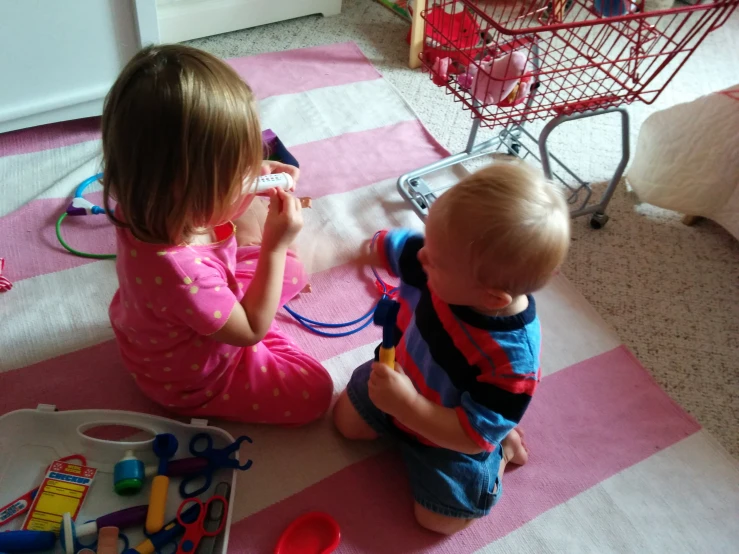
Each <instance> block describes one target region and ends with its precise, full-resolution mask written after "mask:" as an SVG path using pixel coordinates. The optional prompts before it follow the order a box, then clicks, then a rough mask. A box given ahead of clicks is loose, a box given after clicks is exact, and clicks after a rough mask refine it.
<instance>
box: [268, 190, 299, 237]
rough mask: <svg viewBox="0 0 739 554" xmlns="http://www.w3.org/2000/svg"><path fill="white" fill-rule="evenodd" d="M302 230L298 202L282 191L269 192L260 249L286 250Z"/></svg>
mask: <svg viewBox="0 0 739 554" xmlns="http://www.w3.org/2000/svg"><path fill="white" fill-rule="evenodd" d="M302 228H303V208H302V206H301V205H300V200H299V199H298V198H295V197H294V196H292V195H291V194H289V193H287V192H285V191H284V190H282V189H272V191H270V200H269V212H268V213H267V219H266V221H265V222H264V237H263V239H262V248H265V249H267V250H287V249H288V248H289V246H290V245H291V244H292V243H293V241H294V240H295V237H297V236H298V233H299V232H300V230H301V229H302Z"/></svg>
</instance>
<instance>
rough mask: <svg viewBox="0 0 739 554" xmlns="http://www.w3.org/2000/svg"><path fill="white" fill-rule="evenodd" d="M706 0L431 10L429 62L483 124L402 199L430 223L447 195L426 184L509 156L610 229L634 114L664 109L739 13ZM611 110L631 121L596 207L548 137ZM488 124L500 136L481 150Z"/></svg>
mask: <svg viewBox="0 0 739 554" xmlns="http://www.w3.org/2000/svg"><path fill="white" fill-rule="evenodd" d="M697 1H698V3H696V4H694V5H688V4H680V5H679V6H677V7H673V8H671V9H667V10H660V11H645V6H644V0H436V1H433V0H429V2H428V5H427V7H426V10H425V11H424V12H423V13H422V16H423V19H424V23H425V30H424V35H425V36H424V48H423V52H422V53H421V61H422V63H423V65H424V67H425V68H426V70H428V71H429V72H430V74H431V78H432V79H433V81H434V83H436V84H437V85H440V86H444V87H446V89H447V92H448V94H451V95H453V96H454V98H455V100H456V101H459V102H460V103H461V104H462V106H463V108H464V109H467V110H470V112H471V114H472V117H473V120H474V121H473V125H472V130H471V133H470V137H469V140H468V144H467V148H466V149H465V151H464V152H461V153H459V154H456V155H453V156H450V157H448V158H446V159H444V160H441V161H439V162H437V163H435V164H432V165H429V166H426V167H424V168H420V169H418V170H416V171H413V172H411V173H409V174H407V175H403V176H402V177H401V178H400V179H399V181H398V188H399V190H400V192H401V194H402V195H403V196H404V197H405V198H406V199H407V200H408V201H409V202H411V204H412V205H413V207H414V209H415V210H416V212H417V213H418V214H419V215H420V216H421V217H425V215H426V213H427V210H428V207H429V205H430V204H431V202H433V200H434V199H435V198H436V195H438V194H439V192H440V191H439V190H433V189H432V188H431V187H430V186H429V184H428V183H427V182H426V181H425V180H424V179H423V176H424V175H427V174H429V173H431V172H434V171H437V170H439V169H442V168H444V167H449V166H451V165H455V164H457V163H460V162H464V161H467V160H469V159H471V158H474V157H477V156H481V155H484V154H488V153H492V152H495V151H498V150H501V149H502V150H503V151H507V152H508V153H509V154H512V155H518V156H519V157H522V158H525V157H533V158H535V159H537V160H539V161H540V163H541V165H542V168H543V169H544V172H545V173H546V174H547V177H549V178H550V179H553V180H556V181H558V182H560V183H561V184H563V185H564V186H566V187H567V188H568V189H569V190H570V195H569V201H570V203H571V204H572V206H573V209H572V215H573V217H576V216H581V215H590V216H591V225H592V226H593V227H594V228H600V227H602V226H603V225H604V224H605V223H606V222H607V221H608V216H607V215H606V213H605V210H606V207H607V205H608V202H609V201H610V199H611V196H612V195H613V192H614V190H615V187H616V186H617V184H618V183H619V181H620V180H621V177H622V175H623V172H624V170H625V168H626V164H627V163H628V160H629V117H628V113H627V112H626V110H625V106H626V105H628V104H630V103H632V102H636V101H640V102H645V103H652V102H654V101H655V100H656V98H657V97H658V96H659V95H660V93H661V92H662V91H663V90H664V88H665V87H666V86H667V85H668V84H669V82H670V81H671V80H672V78H673V77H674V75H675V74H676V73H677V72H678V71H679V70H680V68H681V67H682V66H683V64H684V63H685V61H686V60H687V59H688V58H689V57H690V55H691V54H692V53H693V52H694V51H695V49H696V48H697V47H698V46H699V45H700V44H701V43H702V42H703V40H704V39H705V38H706V36H708V34H709V33H710V32H712V31H714V30H715V29H717V28H718V27H720V26H721V25H723V24H724V23H725V22H726V21H727V19H728V18H729V17H730V16H731V14H732V13H733V12H734V10H735V9H736V7H737V5H739V0H697ZM610 112H617V113H619V114H620V116H621V130H622V157H621V161H620V163H619V164H618V167H617V168H616V171H615V173H614V175H613V178H612V179H611V180H610V182H609V184H608V186H607V188H606V189H605V192H604V193H603V195H602V196H601V198H600V199H599V200H597V201H591V197H592V190H591V188H590V185H589V183H587V182H585V181H583V180H581V179H580V178H579V177H578V176H577V175H575V174H574V172H572V171H571V170H570V169H569V168H567V167H566V166H565V165H564V164H563V163H561V162H560V160H559V159H558V158H556V157H555V156H553V155H551V154H550V153H549V152H548V150H547V138H548V136H549V134H550V133H551V132H552V131H553V130H554V129H555V128H556V127H557V126H558V125H561V124H562V123H564V122H567V121H571V120H575V119H582V118H589V117H593V116H596V115H601V114H604V113H610ZM537 119H544V120H549V121H548V123H547V124H546V125H545V126H544V128H543V130H542V132H541V134H540V135H539V137H534V136H532V135H531V134H530V133H529V132H528V131H527V130H526V129H524V123H526V122H530V121H534V120H537ZM481 125H482V126H486V127H495V128H500V129H501V131H500V132H499V134H498V136H496V137H495V138H493V139H491V140H488V141H485V142H482V143H479V144H476V143H475V139H476V136H477V132H478V130H479V128H480V126H481ZM524 139H526V140H524ZM528 144H532V145H533V146H528ZM537 147H538V148H537ZM553 162H554V164H556V165H557V166H558V168H560V169H559V170H558V171H554V170H553V169H552V164H553ZM573 180H574V184H573Z"/></svg>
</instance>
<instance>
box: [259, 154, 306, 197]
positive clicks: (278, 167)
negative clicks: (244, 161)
mask: <svg viewBox="0 0 739 554" xmlns="http://www.w3.org/2000/svg"><path fill="white" fill-rule="evenodd" d="M273 173H287V174H288V175H290V177H292V178H293V182H294V183H295V184H296V185H297V184H298V179H299V178H300V169H298V168H297V167H295V166H294V165H288V164H284V163H282V162H274V161H272V160H264V161H263V162H262V171H261V173H260V174H261V175H272V174H273ZM290 190H291V191H294V190H295V186H293V187H292V188H291V189H290Z"/></svg>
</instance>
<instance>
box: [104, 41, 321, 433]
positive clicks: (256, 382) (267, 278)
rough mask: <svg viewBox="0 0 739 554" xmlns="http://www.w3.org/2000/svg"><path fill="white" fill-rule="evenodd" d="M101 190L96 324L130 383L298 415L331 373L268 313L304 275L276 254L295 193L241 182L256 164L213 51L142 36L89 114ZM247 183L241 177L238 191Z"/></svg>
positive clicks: (179, 401) (188, 403)
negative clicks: (109, 293)
mask: <svg viewBox="0 0 739 554" xmlns="http://www.w3.org/2000/svg"><path fill="white" fill-rule="evenodd" d="M102 129H103V157H104V165H105V168H104V178H103V189H104V190H103V194H104V201H105V207H106V209H107V210H108V212H109V213H111V212H110V208H109V205H110V201H111V199H112V200H115V201H116V202H117V206H116V208H115V210H114V211H113V213H112V215H111V219H112V221H113V223H114V224H115V225H117V229H116V240H117V253H118V259H117V262H116V271H117V274H118V281H119V289H118V291H117V292H116V294H115V296H114V297H113V301H112V303H111V305H110V320H111V323H112V325H113V329H114V332H115V336H116V338H117V340H118V344H119V347H120V350H121V354H122V356H123V360H124V363H125V365H126V367H127V369H128V370H129V371H130V372H131V375H132V376H133V378H134V379H135V380H136V383H137V384H138V386H139V388H140V389H141V390H142V391H143V392H144V394H146V395H147V396H149V397H150V398H152V399H153V400H154V401H156V402H158V403H159V404H161V405H163V406H165V407H167V408H169V409H170V410H172V411H174V412H177V413H179V414H181V415H188V416H199V417H200V416H210V417H220V418H225V419H231V420H237V421H248V422H260V423H280V424H290V425H295V424H301V423H307V422H309V421H312V420H314V419H316V418H317V417H319V416H320V415H322V414H323V413H324V412H325V411H326V410H327V409H328V406H329V402H330V400H331V395H332V381H331V378H330V376H329V375H328V373H327V372H326V370H325V369H324V368H323V367H322V366H321V364H319V363H318V362H317V361H316V360H314V359H313V358H311V357H310V356H308V355H307V354H305V353H303V352H301V351H300V350H298V349H297V347H296V346H295V344H294V343H293V342H292V341H291V340H290V339H289V338H288V337H287V336H286V335H285V334H283V333H282V332H281V331H280V330H279V328H278V327H277V325H276V323H275V322H274V318H275V313H276V311H277V309H278V308H279V307H280V306H282V305H283V304H285V303H286V302H288V301H289V300H290V299H291V298H293V297H294V296H295V295H296V294H298V293H299V292H300V291H301V289H302V288H303V287H304V286H305V284H306V276H305V272H304V270H303V267H302V265H301V264H300V262H299V261H298V259H297V258H296V256H295V255H294V254H293V253H292V252H291V251H289V250H288V246H289V245H290V244H291V243H292V242H293V240H294V239H295V237H296V236H297V234H298V232H299V231H300V229H301V228H302V226H303V220H302V214H301V205H300V202H299V200H298V199H297V198H295V197H293V196H292V195H291V194H289V193H286V192H283V191H273V192H272V194H271V197H270V200H269V208H268V209H267V207H266V206H265V205H264V203H262V202H261V201H260V200H257V201H254V202H253V204H252V201H253V200H254V195H253V194H250V193H249V192H248V190H245V188H244V183H251V182H253V180H254V179H255V178H256V177H257V176H258V175H259V174H260V173H270V172H277V171H280V172H282V171H287V172H290V173H291V174H292V175H293V176H294V177H297V169H296V168H292V167H290V166H285V165H284V164H277V163H269V162H263V160H262V141H261V133H260V127H259V121H258V118H257V113H256V106H255V100H254V97H253V95H252V92H251V89H250V88H249V87H248V85H247V84H246V83H244V81H242V80H241V78H240V77H239V76H238V75H237V74H236V73H235V72H234V71H233V70H232V69H231V68H230V67H229V66H228V65H226V64H225V63H224V62H222V61H221V60H219V59H217V58H215V57H213V56H211V55H209V54H206V53H205V52H201V51H198V50H195V49H193V48H189V47H186V46H179V45H169V46H154V47H150V48H146V49H144V50H142V51H141V52H139V53H138V54H137V55H136V56H135V57H134V58H133V59H132V60H131V61H130V62H129V63H128V65H127V66H126V67H125V68H124V70H123V72H122V73H121V75H120V76H119V77H118V79H117V81H116V82H115V84H114V85H113V88H112V89H111V91H110V93H109V94H108V97H107V99H106V101H105V107H104V111H103V121H102ZM247 189H248V187H247Z"/></svg>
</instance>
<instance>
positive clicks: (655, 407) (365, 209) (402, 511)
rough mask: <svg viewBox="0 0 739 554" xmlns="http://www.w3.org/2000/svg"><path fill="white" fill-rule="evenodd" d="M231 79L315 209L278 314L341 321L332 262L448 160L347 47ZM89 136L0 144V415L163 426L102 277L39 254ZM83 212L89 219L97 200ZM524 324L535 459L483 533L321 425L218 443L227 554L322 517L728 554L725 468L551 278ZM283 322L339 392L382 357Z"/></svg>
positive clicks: (394, 540) (342, 299)
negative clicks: (117, 340)
mask: <svg viewBox="0 0 739 554" xmlns="http://www.w3.org/2000/svg"><path fill="white" fill-rule="evenodd" d="M230 63H231V64H232V65H233V66H234V67H235V68H236V69H237V70H238V71H239V73H240V74H242V75H243V76H244V78H245V79H246V80H247V81H248V82H249V83H250V84H251V85H252V86H253V88H254V89H255V91H256V93H257V95H258V96H259V98H260V100H261V111H262V116H263V121H264V126H265V127H270V128H272V129H273V130H275V132H276V133H277V134H278V135H279V136H280V137H281V139H282V140H283V142H285V144H286V145H287V146H288V147H289V148H290V150H291V151H292V152H293V153H294V154H295V156H296V157H297V159H298V160H300V162H301V165H302V170H303V173H302V175H303V177H302V181H301V192H302V193H303V194H305V195H310V196H312V197H313V198H314V199H315V200H314V208H313V210H312V212H310V213H308V215H307V224H306V226H307V228H306V230H305V231H304V232H303V237H302V247H303V252H304V253H306V254H304V255H305V256H306V261H307V263H308V265H309V266H310V268H311V271H312V272H313V278H312V284H313V290H314V292H313V293H312V294H310V295H304V297H303V298H302V299H301V300H300V301H298V302H296V303H295V305H294V306H293V307H294V308H296V309H297V310H298V311H299V312H301V313H304V314H305V315H307V316H309V317H313V318H318V319H321V320H328V321H345V320H348V319H353V318H354V317H357V316H358V315H360V314H361V313H364V312H365V311H366V310H367V309H368V308H369V307H370V306H371V304H372V302H374V300H375V299H376V292H375V291H374V287H373V285H372V283H371V281H370V280H369V279H368V278H367V277H366V276H364V275H359V274H357V273H356V271H354V270H352V269H349V268H348V267H347V266H346V265H344V262H345V261H346V260H347V257H348V256H349V255H350V254H351V253H352V252H354V251H356V249H357V248H358V246H359V244H360V243H361V241H362V240H364V239H365V238H367V237H369V236H371V234H372V233H373V232H374V231H375V230H376V229H379V228H382V227H388V226H396V225H412V226H420V222H419V221H418V220H417V219H416V217H415V215H413V214H412V213H411V211H410V209H409V208H408V206H406V205H404V204H403V203H402V201H401V200H400V198H399V196H398V195H397V193H396V191H395V180H396V179H397V177H398V176H399V175H400V174H402V173H404V172H406V171H408V170H410V169H413V168H416V167H418V166H421V165H424V164H426V163H429V162H432V161H435V160H438V159H439V158H441V157H442V156H444V155H445V154H446V152H445V150H444V149H443V148H442V147H441V146H440V145H439V144H438V143H436V141H435V140H434V139H433V138H432V137H431V136H430V135H429V133H428V132H427V131H426V130H425V128H424V127H423V126H422V124H421V123H420V122H419V121H418V119H417V117H416V116H415V114H414V113H413V111H412V110H411V109H409V107H408V106H407V105H406V104H405V102H404V101H403V100H402V98H401V97H400V96H399V94H398V93H397V91H395V90H394V89H393V88H392V87H391V86H390V85H389V84H388V83H386V82H385V81H384V80H383V79H382V77H381V75H380V74H379V73H378V72H377V71H376V70H375V69H374V68H373V66H372V65H371V63H370V62H369V61H368V60H367V59H366V58H365V57H364V56H363V55H362V54H361V52H360V51H359V49H358V48H357V47H356V46H355V45H354V44H351V43H347V44H337V45H332V46H325V47H318V48H308V49H304V50H294V51H289V52H284V53H275V54H266V55H260V56H255V57H250V58H240V59H235V60H231V62H230ZM429 86H431V85H429ZM97 124H98V123H97V121H96V120H84V121H77V122H70V123H64V124H57V125H50V126H46V127H41V128H36V129H30V130H24V131H18V132H14V133H10V134H7V135H4V136H0V186H1V187H2V196H0V257H4V258H6V260H7V265H6V274H7V276H8V277H9V278H10V279H11V280H12V281H14V283H15V287H14V288H13V289H12V291H10V292H7V293H4V294H2V295H0V372H1V373H0V413H6V412H8V411H11V410H17V409H20V408H32V407H35V406H36V405H37V404H38V403H49V404H55V405H57V407H58V408H59V409H62V410H71V409H80V408H109V409H124V410H135V411H143V412H150V413H161V410H160V409H158V408H156V407H155V406H153V405H152V404H151V403H150V402H148V401H147V400H146V399H144V398H143V397H142V396H141V395H140V394H139V393H138V391H137V389H136V388H135V387H134V385H133V383H132V382H131V381H130V377H129V376H128V374H127V372H125V371H123V368H122V366H121V362H120V359H119V356H118V352H117V349H116V346H115V344H114V342H113V341H112V338H113V334H112V332H111V329H110V325H109V323H108V318H107V306H108V302H109V301H110V298H111V296H112V295H113V292H114V290H115V288H116V277H115V272H114V267H113V262H110V261H91V260H86V259H82V258H77V257H74V256H71V255H69V254H67V253H66V252H65V251H64V250H62V248H61V247H60V246H59V245H58V243H57V241H56V237H55V236H54V222H55V220H56V218H57V217H58V214H59V213H60V212H61V211H62V210H63V209H64V208H65V206H66V205H67V203H68V201H69V200H68V198H69V196H70V194H71V192H72V191H73V189H74V188H75V186H76V185H77V184H78V183H79V182H80V181H82V180H83V179H85V178H86V177H88V176H90V175H92V174H93V173H95V172H97V171H98V169H99V164H100V141H99V133H98V131H97ZM90 196H91V197H92V198H93V199H98V200H99V197H100V192H99V189H97V190H96V189H94V188H91V195H90ZM65 235H66V237H67V240H68V241H69V242H70V243H71V244H74V245H75V246H76V247H78V248H79V249H81V250H87V251H96V252H110V251H112V249H113V233H112V231H111V229H110V227H109V226H108V224H107V222H106V221H105V220H104V218H102V217H88V218H80V219H79V220H68V221H67V222H66V223H65ZM538 305H539V306H540V315H541V319H542V324H543V331H544V350H543V370H544V374H545V378H544V380H543V382H542V385H541V387H540V388H539V391H538V392H537V396H536V397H535V400H534V401H533V403H532V407H531V409H530V410H529V413H528V414H527V415H526V417H525V419H524V422H523V424H524V428H525V429H526V432H527V442H528V444H529V446H530V448H531V460H530V462H529V464H528V465H527V466H525V467H523V468H521V469H518V470H515V471H512V472H510V473H508V474H507V476H506V479H505V491H506V492H505V495H504V497H503V499H502V501H501V503H500V504H499V505H498V506H497V507H496V508H495V510H494V512H493V514H492V515H491V516H490V517H488V518H486V519H484V520H482V521H480V522H478V523H477V524H476V525H474V526H473V527H471V528H470V529H469V530H467V531H465V532H463V533H461V534H459V535H458V536H455V537H452V538H440V537H438V536H435V535H432V534H429V533H426V532H424V531H421V530H420V529H419V528H418V527H416V525H415V524H414V522H413V516H412V510H411V496H410V490H409V487H408V484H407V480H406V477H405V475H404V473H403V469H402V467H401V464H400V463H399V460H398V458H397V457H396V455H395V454H394V453H393V452H391V451H388V450H387V449H386V447H385V445H383V444H381V443H377V444H350V443H348V442H346V441H343V440H341V439H340V438H339V437H338V436H337V435H336V433H335V432H334V431H333V429H332V427H331V424H330V422H329V420H328V419H325V420H324V421H321V422H319V423H317V424H315V425H312V426H310V427H307V428H304V429H299V430H296V429H277V428H268V427H264V426H259V425H252V426H244V425H242V426H239V425H233V424H228V425H225V426H224V427H225V428H226V429H228V430H229V431H230V432H231V433H233V434H234V435H238V434H241V433H247V434H249V435H250V436H252V438H253V439H254V446H253V447H252V448H251V449H250V451H249V456H250V457H251V458H252V459H253V460H254V466H253V468H252V469H251V470H250V471H249V472H248V473H247V474H244V475H243V476H242V477H240V479H239V485H238V491H237V497H238V503H237V505H236V506H235V509H234V524H233V527H232V530H231V545H230V548H229V551H230V552H238V553H241V552H244V553H264V552H269V551H271V548H272V547H273V545H274V542H275V540H276V538H277V536H278V534H279V532H280V531H281V530H282V529H283V528H284V527H285V526H286V525H287V523H288V522H289V521H291V520H292V519H293V518H294V517H296V516H297V515H299V514H300V513H302V512H305V511H307V510H312V509H318V510H325V511H327V512H329V513H331V514H333V515H334V517H336V519H337V520H338V521H339V523H340V525H341V529H342V535H343V540H342V543H341V546H340V548H339V551H340V552H344V553H360V552H371V553H378V554H379V553H382V554H388V553H394V552H399V553H400V552H403V553H405V552H437V553H440V554H441V553H461V554H465V553H472V552H516V553H520V552H537V553H538V552H598V553H604V552H619V553H620V552H659V553H663V552H727V553H728V552H736V551H737V550H736V548H737V545H739V526H737V524H736V522H737V516H738V515H739V470H738V468H737V463H736V461H735V460H733V459H731V458H730V457H729V456H728V454H726V453H725V451H724V450H723V449H722V448H721V447H720V446H719V445H718V444H717V443H716V442H715V441H714V440H713V439H712V438H711V437H710V436H709V435H708V434H707V433H706V432H704V431H702V430H701V428H700V426H699V425H698V424H697V423H696V422H695V421H694V420H693V419H692V418H691V417H690V416H688V415H687V414H686V413H685V412H684V411H683V410H682V409H681V408H680V407H678V406H677V405H675V404H674V403H673V402H672V401H671V400H670V399H669V398H668V397H667V395H666V394H665V393H664V392H662V391H661V390H660V389H659V388H658V387H657V385H656V384H655V383H654V382H653V381H652V380H651V379H650V377H649V375H648V374H647V372H646V371H645V370H644V369H643V368H642V367H641V366H640V364H639V362H638V361H637V360H636V359H634V357H633V356H632V355H631V354H630V353H629V351H628V350H627V349H626V348H625V347H624V346H623V345H621V344H620V342H619V340H618V338H617V337H616V336H615V335H614V333H613V332H612V331H611V329H609V328H608V326H607V325H606V324H605V323H604V322H603V320H602V319H601V318H600V317H599V316H598V314H597V313H595V311H594V310H593V309H592V307H591V306H590V305H589V304H588V303H587V302H586V301H585V300H584V299H583V298H582V297H581V296H580V295H579V294H578V293H577V292H576V291H575V290H573V288H572V286H571V285H570V284H569V283H568V281H567V280H566V279H565V278H564V277H558V278H557V279H555V281H554V282H553V283H552V284H551V285H550V286H549V287H548V288H547V289H546V290H544V291H542V292H541V293H540V294H539V295H538ZM281 317H283V316H281ZM283 321H284V322H285V326H286V327H287V328H288V329H289V331H290V332H291V334H292V335H293V336H294V337H295V339H296V340H297V342H298V343H299V344H300V345H301V346H302V347H303V348H305V349H306V350H307V351H309V352H310V353H311V354H313V355H314V356H316V357H317V358H319V359H320V360H322V361H323V362H324V363H325V365H326V366H327V367H328V368H329V371H330V372H331V374H332V376H333V377H334V380H335V383H336V390H337V391H339V390H341V389H342V388H343V386H344V385H345V383H346V381H347V380H348V378H349V375H350V373H351V371H352V369H353V368H354V367H355V366H356V365H358V364H359V363H361V362H363V361H365V360H366V359H368V358H369V357H370V356H371V354H372V350H373V349H374V346H375V344H376V342H377V339H378V332H377V330H375V329H373V328H368V329H366V330H365V331H363V332H361V333H359V334H357V335H354V336H352V337H349V338H346V339H321V338H318V337H316V336H313V335H310V334H308V333H307V332H305V331H303V330H302V329H301V328H299V327H298V326H297V325H295V324H293V323H291V322H290V321H289V320H288V319H287V318H284V319H283ZM79 383H86V385H85V386H84V387H80V386H79Z"/></svg>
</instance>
